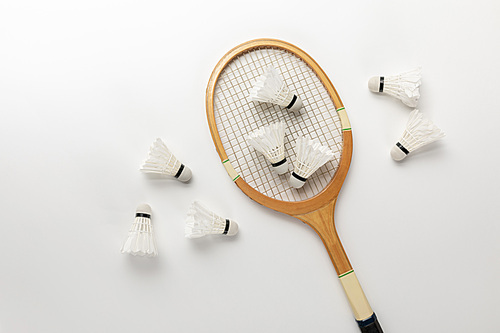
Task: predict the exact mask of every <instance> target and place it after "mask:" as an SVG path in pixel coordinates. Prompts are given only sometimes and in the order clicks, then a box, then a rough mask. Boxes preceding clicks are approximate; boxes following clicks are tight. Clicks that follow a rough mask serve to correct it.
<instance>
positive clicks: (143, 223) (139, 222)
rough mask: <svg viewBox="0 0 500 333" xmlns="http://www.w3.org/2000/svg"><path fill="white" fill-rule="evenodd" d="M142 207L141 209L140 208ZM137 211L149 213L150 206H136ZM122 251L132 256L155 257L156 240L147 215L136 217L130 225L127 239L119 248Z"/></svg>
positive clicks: (156, 252) (156, 254) (156, 253)
mask: <svg viewBox="0 0 500 333" xmlns="http://www.w3.org/2000/svg"><path fill="white" fill-rule="evenodd" d="M141 208H142V209H141ZM137 212H141V213H147V214H149V215H151V207H149V205H146V204H142V205H140V206H139V207H137ZM121 252H122V253H128V254H131V255H134V256H145V257H156V256H158V251H157V249H156V240H155V237H154V233H153V224H152V223H151V219H150V218H148V217H136V218H135V219H134V223H132V226H131V227H130V230H129V232H128V236H127V239H126V240H125V242H124V243H123V246H122V248H121Z"/></svg>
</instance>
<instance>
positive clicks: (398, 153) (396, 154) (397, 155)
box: [391, 145, 407, 162]
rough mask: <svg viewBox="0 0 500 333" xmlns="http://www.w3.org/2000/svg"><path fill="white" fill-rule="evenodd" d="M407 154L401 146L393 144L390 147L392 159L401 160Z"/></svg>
mask: <svg viewBox="0 0 500 333" xmlns="http://www.w3.org/2000/svg"><path fill="white" fill-rule="evenodd" d="M406 155H407V154H405V153H404V152H403V151H402V150H401V148H399V147H398V146H396V145H395V146H394V147H392V149H391V157H392V159H393V160H394V161H398V162H399V161H402V160H403V159H404V158H405V157H406Z"/></svg>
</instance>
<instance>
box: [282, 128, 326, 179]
mask: <svg viewBox="0 0 500 333" xmlns="http://www.w3.org/2000/svg"><path fill="white" fill-rule="evenodd" d="M295 150H296V153H297V159H296V161H295V166H294V169H293V172H292V175H291V176H290V181H289V183H290V186H292V187H295V188H301V187H302V186H303V185H304V184H305V182H306V180H307V178H309V176H311V175H312V174H313V173H314V172H315V171H316V170H318V169H319V168H320V167H321V166H323V165H324V164H325V163H326V162H328V161H329V160H331V159H332V158H333V156H334V153H333V151H331V150H330V149H328V147H325V146H322V145H321V144H320V143H319V141H318V139H314V140H311V139H310V138H307V137H303V136H299V137H298V138H297V142H296V144H295Z"/></svg>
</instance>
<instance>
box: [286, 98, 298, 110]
mask: <svg viewBox="0 0 500 333" xmlns="http://www.w3.org/2000/svg"><path fill="white" fill-rule="evenodd" d="M296 101H297V95H293V98H292V101H291V102H290V104H288V106H287V107H286V108H287V109H289V108H291V107H292V106H293V105H294V104H295V102H296Z"/></svg>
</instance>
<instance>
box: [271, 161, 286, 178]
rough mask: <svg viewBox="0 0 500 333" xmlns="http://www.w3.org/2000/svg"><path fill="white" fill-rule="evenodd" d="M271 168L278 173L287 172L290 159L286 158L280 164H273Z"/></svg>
mask: <svg viewBox="0 0 500 333" xmlns="http://www.w3.org/2000/svg"><path fill="white" fill-rule="evenodd" d="M271 168H272V170H273V171H274V172H276V173H277V174H278V175H282V174H284V173H287V172H288V161H287V160H285V162H283V164H280V165H278V166H271Z"/></svg>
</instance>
